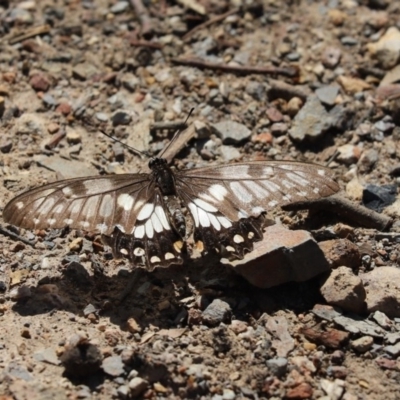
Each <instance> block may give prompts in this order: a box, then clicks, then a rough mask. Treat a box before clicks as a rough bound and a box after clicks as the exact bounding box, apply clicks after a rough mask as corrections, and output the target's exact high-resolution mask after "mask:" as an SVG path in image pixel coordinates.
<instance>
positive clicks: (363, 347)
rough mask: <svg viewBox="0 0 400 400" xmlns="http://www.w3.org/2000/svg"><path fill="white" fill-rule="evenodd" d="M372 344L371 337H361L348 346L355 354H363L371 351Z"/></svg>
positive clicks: (372, 339)
mask: <svg viewBox="0 0 400 400" xmlns="http://www.w3.org/2000/svg"><path fill="white" fill-rule="evenodd" d="M373 344H374V338H373V337H372V336H361V337H360V338H358V339H356V340H353V341H352V342H351V343H350V345H351V347H352V348H353V349H354V350H355V351H356V352H357V353H365V352H366V351H368V350H369V349H371V347H372V345H373Z"/></svg>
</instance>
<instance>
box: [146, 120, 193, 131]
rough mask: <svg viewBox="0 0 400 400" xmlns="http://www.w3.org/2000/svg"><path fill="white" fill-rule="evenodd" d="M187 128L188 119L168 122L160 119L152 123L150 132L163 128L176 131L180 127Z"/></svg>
mask: <svg viewBox="0 0 400 400" xmlns="http://www.w3.org/2000/svg"><path fill="white" fill-rule="evenodd" d="M186 128H187V124H186V121H168V122H165V121H159V122H153V123H152V124H150V132H154V131H160V130H162V129H167V130H170V131H176V130H179V129H186Z"/></svg>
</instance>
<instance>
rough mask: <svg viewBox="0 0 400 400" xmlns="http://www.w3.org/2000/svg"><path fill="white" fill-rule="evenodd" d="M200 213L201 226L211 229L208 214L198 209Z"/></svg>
mask: <svg viewBox="0 0 400 400" xmlns="http://www.w3.org/2000/svg"><path fill="white" fill-rule="evenodd" d="M198 212H199V222H200V225H201V226H203V227H206V228H207V227H209V226H210V219H209V218H208V215H207V213H206V212H205V211H204V210H203V209H201V208H198Z"/></svg>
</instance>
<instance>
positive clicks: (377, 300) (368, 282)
mask: <svg viewBox="0 0 400 400" xmlns="http://www.w3.org/2000/svg"><path fill="white" fill-rule="evenodd" d="M360 277H361V279H362V281H363V283H364V287H365V289H366V292H367V298H366V302H367V308H368V311H369V312H375V311H381V312H383V313H385V314H386V315H387V316H388V317H389V318H394V317H400V269H399V268H395V267H379V268H375V269H374V270H372V271H369V272H367V273H365V274H362V275H361V276H360Z"/></svg>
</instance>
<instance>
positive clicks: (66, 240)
mask: <svg viewBox="0 0 400 400" xmlns="http://www.w3.org/2000/svg"><path fill="white" fill-rule="evenodd" d="M183 3H184V2H183V1H176V2H167V1H158V2H157V1H154V2H148V3H145V6H144V8H143V9H142V10H140V4H141V3H140V2H139V1H137V0H136V1H134V0H132V1H131V2H125V1H118V2H117V1H111V0H109V1H103V0H98V1H90V0H84V1H74V0H71V1H58V2H55V1H49V0H42V1H36V2H35V1H24V2H17V1H0V96H1V98H0V113H1V119H0V151H1V153H0V178H1V182H2V185H1V186H0V197H1V201H0V207H1V208H4V206H5V204H6V203H7V201H9V200H10V199H11V198H12V197H13V196H15V195H16V194H17V193H19V192H20V191H22V190H25V189H28V188H32V187H35V186H37V185H40V184H43V183H47V182H51V181H54V180H57V179H61V178H72V177H78V176H90V175H98V174H119V173H124V172H138V171H145V170H146V168H147V161H146V160H145V159H141V158H140V157H138V156H137V155H135V154H134V152H133V151H130V150H127V149H126V148H123V147H122V146H121V145H120V144H118V143H114V142H112V141H111V140H110V139H108V138H107V137H105V136H104V135H102V134H101V133H100V131H99V129H102V130H104V131H106V132H109V133H112V134H113V135H115V136H116V137H117V138H119V139H120V140H122V141H123V142H124V143H126V144H128V145H129V146H132V147H134V148H135V149H137V150H140V151H148V152H149V154H150V155H155V154H157V152H159V151H160V150H161V149H163V148H164V146H165V145H166V143H167V142H168V139H169V138H171V137H172V135H173V132H174V130H168V129H160V130H157V129H154V127H153V129H151V127H152V124H154V123H155V122H162V123H166V122H179V121H181V122H184V120H185V119H186V117H187V115H188V114H189V111H190V109H191V108H194V111H193V114H192V115H191V117H190V119H189V121H188V124H189V125H191V126H193V125H194V126H195V131H196V135H195V138H194V139H193V140H191V141H190V143H189V144H188V146H187V147H185V148H184V149H183V150H182V151H180V152H179V154H177V155H176V157H175V159H174V161H173V165H175V166H176V167H178V168H182V167H185V168H192V167H194V166H202V165H208V164H210V163H224V162H228V161H232V162H234V161H236V160H242V161H246V160H261V159H270V160H286V159H287V160H298V161H307V162H316V163H320V164H324V165H326V166H328V167H330V168H331V169H332V170H333V171H334V174H335V177H336V179H337V181H338V183H339V184H340V186H341V188H342V189H343V191H342V195H343V197H347V198H348V199H351V200H353V201H354V204H360V202H361V199H362V197H363V193H364V200H365V202H367V200H366V199H365V190H366V188H367V185H376V186H379V187H380V188H382V185H394V186H391V187H386V189H387V190H386V189H385V187H383V189H382V190H383V191H384V195H381V196H380V197H379V199H381V200H379V201H378V200H377V195H376V187H372V189H371V188H370V189H371V190H372V191H374V190H375V192H373V193H375V197H373V200H375V201H376V202H375V203H374V207H375V209H377V210H379V211H382V210H384V211H383V212H384V215H389V216H390V217H391V218H393V219H392V220H391V223H392V227H391V232H389V233H390V234H391V235H392V236H390V235H387V236H385V235H383V236H377V235H376V233H377V230H376V229H373V227H371V226H370V227H361V226H360V225H359V224H358V222H357V218H353V219H351V218H350V219H345V218H342V216H339V217H338V215H336V213H335V210H329V212H327V211H326V210H325V211H322V212H321V211H318V212H315V213H312V212H310V215H308V214H307V213H304V212H297V213H290V214H287V213H286V214H285V213H283V212H281V211H279V212H277V213H275V214H274V215H272V216H271V217H276V218H278V217H279V218H280V219H281V221H282V222H283V223H284V224H285V225H287V226H288V227H290V228H299V227H301V228H307V229H310V230H313V232H315V237H316V238H317V239H318V240H320V239H321V238H331V239H332V238H334V239H336V238H347V239H349V240H350V241H351V242H353V243H354V244H355V245H356V246H357V247H358V249H359V254H360V257H362V262H359V264H358V265H356V266H355V268H353V269H354V274H355V275H357V276H358V274H359V273H360V274H361V273H367V272H368V271H371V270H373V269H374V268H375V270H376V269H379V268H380V267H382V266H386V267H393V268H395V267H397V266H398V260H399V256H400V248H399V244H398V243H397V236H396V232H397V231H398V229H399V225H398V224H397V218H398V215H399V209H400V208H399V205H398V203H396V202H394V203H393V201H394V200H395V199H396V195H397V183H398V179H399V178H398V176H399V175H400V174H399V165H400V146H399V144H398V139H399V137H400V127H399V122H400V118H399V115H400V114H399V103H398V100H397V99H398V97H399V96H398V94H399V87H398V85H396V81H397V80H398V79H400V72H399V70H398V68H397V67H398V65H399V60H400V57H399V54H400V48H398V43H400V41H399V40H398V35H400V33H399V32H398V29H400V22H399V15H400V4H399V2H396V1H386V0H374V1H372V0H370V1H367V0H365V1H361V0H360V1H358V2H357V1H354V0H342V1H339V0H338V1H328V0H327V1H306V0H299V1H292V2H289V1H287V2H282V1H278V0H276V1H274V0H269V1H268V0H265V1H260V2H257V1H254V2H252V1H244V2H242V1H240V0H236V1H232V2H231V3H229V2H224V1H220V2H208V1H206V0H205V1H199V2H196V1H188V2H187V4H186V6H184V5H182V4H183ZM389 33H390V35H392V36H390V35H389ZM385 35H386V36H385ZM387 35H389V36H387ZM188 60H189V61H188ZM188 62H191V63H192V66H191V65H184V64H188ZM193 63H195V65H193ZM227 120H231V121H235V122H236V123H237V125H236V127H235V129H234V130H233V131H230V130H229V129H226V128H224V127H223V126H222V127H221V126H220V125H218V123H220V122H223V121H227ZM194 121H195V122H194ZM385 190H386V191H385ZM390 203H393V204H392V205H389V204H390ZM388 205H389V206H388ZM387 206H388V207H387ZM22 211H23V210H22ZM350 217H351V215H350ZM338 224H342V225H338ZM338 226H339V228H338ZM1 233H2V234H1V235H0V245H1V251H0V290H1V294H0V395H2V396H1V399H18V400H22V399H77V398H88V399H89V398H93V399H110V398H121V399H126V398H147V399H153V398H154V399H155V398H169V399H175V398H176V399H186V398H192V399H213V400H229V399H264V398H265V399H266V398H268V399H281V398H287V399H308V398H310V399H345V400H353V399H354V400H355V399H378V400H383V399H384V400H392V399H393V400H395V399H399V398H400V360H399V359H398V356H399V355H400V348H399V343H400V334H399V331H400V312H399V313H398V314H396V313H397V312H398V310H400V308H397V309H396V307H398V306H397V305H396V304H397V303H396V304H395V306H393V307H394V308H392V309H394V310H395V311H394V312H393V313H392V314H390V313H389V312H386V309H384V308H379V307H378V308H377V309H376V310H377V311H380V312H381V313H380V314H376V313H375V314H374V315H375V317H374V318H375V319H376V320H377V319H378V318H379V322H378V325H379V326H380V328H379V329H380V333H379V334H375V333H373V334H366V333H365V332H361V331H359V330H358V331H357V329H355V328H354V326H355V325H352V323H351V322H348V323H347V325H346V324H342V325H340V324H339V323H338V320H337V319H335V321H336V322H335V321H334V317H330V316H329V315H328V316H327V317H326V318H325V317H321V315H322V314H321V313H320V312H318V307H319V306H318V305H325V306H326V302H327V301H326V297H327V296H326V295H325V294H324V297H325V299H324V297H323V296H322V295H321V293H320V285H321V280H320V278H318V277H317V278H315V279H313V280H310V281H307V282H303V283H290V282H289V283H287V284H284V285H281V286H279V287H275V288H271V289H259V288H255V287H253V286H252V285H250V284H249V283H248V282H246V280H244V279H243V278H242V277H240V276H239V275H238V274H236V273H235V272H234V271H233V270H232V268H230V267H228V266H224V265H222V264H220V263H219V262H218V261H216V260H215V259H211V258H209V259H196V260H193V261H192V262H190V263H186V264H185V265H183V266H180V267H177V266H176V267H170V268H168V269H158V270H156V271H154V272H152V273H149V272H146V271H144V270H140V269H139V270H132V268H131V267H130V266H129V265H128V264H127V263H126V262H125V261H121V260H113V259H112V257H111V254H110V252H109V249H107V248H105V247H103V245H102V243H101V241H100V237H99V236H98V235H96V234H87V233H85V232H79V231H68V230H52V231H38V230H37V231H26V230H22V229H17V228H15V227H11V226H8V225H6V224H4V223H3V221H1ZM310 262H312V260H310ZM336 266H339V265H336ZM345 266H348V267H352V266H350V265H347V264H345ZM393 283H394V284H398V282H393ZM392 301H393V302H395V301H396V299H392ZM391 304H394V303H391ZM327 307H328V311H326V313H327V314H329V313H333V309H331V308H329V306H327ZM376 310H375V311H376ZM396 310H397V311H396ZM342 311H343V313H344V315H347V316H348V318H349V321H354V324H356V321H359V320H360V319H361V320H363V321H364V320H367V318H368V315H369V314H370V313H369V312H367V311H365V310H364V311H363V312H360V313H359V314H350V313H349V314H346V311H348V310H346V309H344V310H342ZM385 313H386V314H387V315H384V314H385ZM381 314H382V315H381ZM332 315H333V314H332ZM336 317H337V316H336ZM336 317H335V318H336ZM310 329H312V331H310ZM390 335H391V336H390ZM396 335H397V336H396ZM358 339H362V340H361V341H359V342H357V341H356V340H358ZM388 346H392V347H391V348H388ZM396 346H397V347H396Z"/></svg>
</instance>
